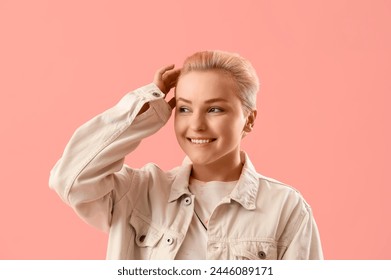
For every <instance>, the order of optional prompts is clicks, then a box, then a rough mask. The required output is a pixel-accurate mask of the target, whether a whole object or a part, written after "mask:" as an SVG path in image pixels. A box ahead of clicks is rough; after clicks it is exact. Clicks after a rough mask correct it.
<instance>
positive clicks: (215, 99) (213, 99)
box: [177, 97, 229, 104]
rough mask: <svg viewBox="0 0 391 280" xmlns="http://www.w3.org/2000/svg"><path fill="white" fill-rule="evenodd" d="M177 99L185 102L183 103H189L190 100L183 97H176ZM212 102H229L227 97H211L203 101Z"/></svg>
mask: <svg viewBox="0 0 391 280" xmlns="http://www.w3.org/2000/svg"><path fill="white" fill-rule="evenodd" d="M178 101H182V102H185V103H189V104H191V103H192V102H191V101H190V100H187V99H185V98H183V97H178V100H177V102H178ZM214 102H229V101H228V100H227V99H224V98H212V99H208V100H205V102H204V103H214Z"/></svg>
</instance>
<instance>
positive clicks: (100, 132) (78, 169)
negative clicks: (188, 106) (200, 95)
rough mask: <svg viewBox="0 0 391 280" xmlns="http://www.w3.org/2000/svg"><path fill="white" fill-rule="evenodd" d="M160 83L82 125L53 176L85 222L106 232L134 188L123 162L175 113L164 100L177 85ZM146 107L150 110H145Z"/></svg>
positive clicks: (59, 190)
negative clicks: (119, 203)
mask: <svg viewBox="0 0 391 280" xmlns="http://www.w3.org/2000/svg"><path fill="white" fill-rule="evenodd" d="M162 69H167V67H166V68H162ZM173 71H174V70H173ZM176 71H177V70H176ZM172 73H173V75H174V77H175V75H176V74H175V72H172ZM163 74H164V73H163ZM178 74H179V73H178ZM168 77H170V78H171V79H172V77H173V76H172V75H171V76H170V75H169V76H168ZM176 77H177V75H176ZM163 78H164V76H163ZM157 84H159V83H158V82H157V81H156V80H155V79H154V83H151V84H149V85H147V86H144V87H142V88H139V89H137V90H135V91H133V92H131V93H128V94H127V95H125V96H124V97H123V98H122V99H121V101H120V102H119V103H118V104H117V105H115V106H114V107H112V108H110V109H109V110H107V111H105V112H103V113H102V114H100V115H98V116H96V117H94V118H93V119H91V120H90V121H88V122H87V123H85V124H84V125H82V126H81V127H79V128H78V129H77V130H76V131H75V133H74V134H73V136H72V138H71V140H70V141H69V143H68V144H67V146H66V148H65V150H64V153H63V155H62V157H61V158H60V160H59V161H58V162H57V163H56V165H55V166H54V167H53V169H52V171H51V173H50V179H49V185H50V187H51V188H52V189H54V190H55V191H56V192H57V193H58V194H59V195H60V197H61V198H62V199H63V201H64V202H66V203H67V204H69V205H70V206H71V207H72V208H73V209H74V210H75V211H76V212H77V214H78V215H79V216H80V217H81V218H83V219H84V220H85V221H86V222H88V223H89V224H92V225H93V226H95V227H98V228H100V229H102V230H105V231H107V230H108V229H109V227H110V222H111V212H112V207H113V205H114V203H115V202H116V201H117V200H119V199H120V198H121V197H122V196H123V195H124V194H125V193H126V192H127V191H128V190H129V188H132V184H131V182H132V179H133V178H132V177H133V173H132V172H131V171H130V170H129V168H126V167H125V166H124V164H123V163H124V158H125V156H126V155H127V154H128V153H130V152H131V151H133V150H134V149H135V148H136V147H137V146H138V144H139V143H140V141H141V140H142V139H143V138H145V137H148V136H150V135H152V134H154V133H155V132H156V131H158V130H159V129H160V128H161V127H162V126H164V124H165V123H166V122H167V121H168V119H169V117H170V115H171V109H172V107H170V105H169V104H168V103H167V102H166V101H165V100H164V97H165V95H166V93H167V92H168V91H169V90H170V88H171V87H169V88H162V89H163V90H165V91H166V92H164V91H162V90H161V89H160V88H159V86H157ZM145 104H148V106H147V107H148V108H147V109H145V110H144V112H142V108H143V107H144V108H145V106H144V105H145Z"/></svg>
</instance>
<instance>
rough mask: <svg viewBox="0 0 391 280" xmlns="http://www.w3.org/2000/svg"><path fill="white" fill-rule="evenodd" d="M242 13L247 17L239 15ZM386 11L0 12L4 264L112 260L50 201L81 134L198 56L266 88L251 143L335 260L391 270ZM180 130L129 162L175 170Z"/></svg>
mask: <svg viewBox="0 0 391 280" xmlns="http://www.w3.org/2000/svg"><path fill="white" fill-rule="evenodd" d="M239 2H240V4H239ZM390 26H391V2H389V1H381V0H378V1H354V0H350V1H347V0H333V1H311V0H308V1H266V0H265V1H243V0H241V1H237V2H236V1H235V2H234V1H205V0H203V1H195V2H194V4H192V3H190V2H189V1H179V0H177V1H174V0H170V1H96V0H94V1H92V0H91V1H76V0H72V1H51V0H35V1H28V0H25V1H15V0H1V1H0V40H1V41H0V93H1V100H0V106H1V108H0V114H1V115H0V122H1V130H2V137H1V145H0V149H1V151H0V156H1V159H0V160H1V161H0V164H1V167H0V170H1V184H2V186H1V188H2V191H1V195H0V215H1V217H0V222H1V231H0V259H103V258H105V252H106V241H107V236H106V234H104V233H101V232H99V231H98V230H95V229H94V228H91V227H90V226H88V225H86V224H84V223H83V222H82V221H81V220H79V218H78V217H77V216H76V215H75V214H74V213H73V211H72V210H71V209H70V208H69V207H67V206H66V205H65V204H64V203H62V201H61V200H60V199H59V198H58V197H57V195H56V194H55V193H54V192H53V191H51V190H50V189H49V188H48V177H49V171H50V169H51V168H52V166H53V165H54V163H55V162H56V161H57V159H58V158H59V157H60V155H61V153H62V151H63V149H64V147H65V145H66V143H67V141H68V140H69V138H70V136H71V135H72V133H73V131H74V130H75V129H76V128H77V127H78V126H79V125H81V124H82V123H84V122H85V121H87V120H88V119H90V118H91V117H93V116H94V115H96V114H98V113H100V112H101V111H103V110H105V109H107V108H109V107H111V106H112V105H114V104H115V103H116V102H117V101H118V100H119V99H120V98H121V97H122V95H123V94H125V93H126V92H128V91H130V90H132V89H135V88H137V87H139V86H141V85H144V84H146V83H149V82H151V81H152V77H153V74H154V72H155V69H157V68H158V67H161V66H163V65H166V64H170V63H176V64H177V65H179V66H180V65H181V63H182V62H183V59H184V58H185V57H186V56H187V55H190V54H192V53H193V52H195V51H197V50H204V49H223V50H228V51H234V52H239V53H240V54H242V55H243V56H245V57H247V58H248V59H249V60H250V61H252V62H253V65H254V66H255V68H256V69H257V71H258V74H259V76H260V79H261V82H262V86H261V92H260V96H259V102H258V108H259V114H258V119H257V122H256V126H255V131H254V132H253V133H252V134H251V135H250V136H249V137H248V138H247V139H246V140H245V141H244V144H243V146H244V150H246V151H247V152H248V153H250V155H251V158H252V160H253V163H254V164H255V166H256V167H257V169H258V171H259V172H260V173H262V174H264V175H267V176H270V177H274V178H276V179H278V180H280V181H283V182H286V183H288V184H291V185H293V186H295V187H296V188H297V189H299V190H300V191H301V192H302V193H303V195H304V197H305V198H306V199H307V201H308V202H309V203H310V204H311V206H312V207H313V209H314V215H315V218H316V220H317V223H318V225H319V230H320V233H321V238H322V242H323V247H324V253H325V257H326V258H327V259H390V258H391V241H390V240H391V225H390V212H391V211H390V210H391V207H390V201H389V200H390V195H391V189H390V180H389V178H388V175H389V174H390V158H391V150H390V146H389V143H390V142H391V139H390V138H391V131H390V119H391V110H390V109H389V107H390V105H391V98H390V93H391V91H390V90H391V79H390V74H391V29H390ZM182 158H183V153H182V151H181V150H180V148H179V147H178V145H177V143H176V139H175V136H174V133H173V128H172V119H171V120H170V122H169V124H168V125H167V126H166V127H164V128H163V129H162V130H161V131H159V132H158V134H157V135H154V136H153V137H151V138H149V139H147V140H145V141H144V142H143V143H142V144H141V146H140V147H139V149H138V150H137V151H136V152H135V153H134V154H133V156H132V158H129V159H127V163H128V164H130V165H132V166H134V167H140V166H142V165H144V164H145V163H147V162H150V161H154V162H156V163H158V164H159V165H160V166H161V167H162V168H164V169H169V168H171V167H173V166H176V165H178V164H180V163H181V161H182Z"/></svg>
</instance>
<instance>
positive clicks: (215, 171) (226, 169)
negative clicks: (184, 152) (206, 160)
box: [191, 156, 243, 182]
mask: <svg viewBox="0 0 391 280" xmlns="http://www.w3.org/2000/svg"><path fill="white" fill-rule="evenodd" d="M242 168H243V164H242V162H241V160H240V156H239V157H238V158H237V159H236V160H234V161H230V162H225V163H224V164H221V163H220V164H219V163H213V164H207V165H195V164H193V168H192V171H191V176H192V177H193V178H194V179H196V180H199V181H203V182H209V181H221V182H229V181H236V180H238V179H239V177H240V174H241V173H242Z"/></svg>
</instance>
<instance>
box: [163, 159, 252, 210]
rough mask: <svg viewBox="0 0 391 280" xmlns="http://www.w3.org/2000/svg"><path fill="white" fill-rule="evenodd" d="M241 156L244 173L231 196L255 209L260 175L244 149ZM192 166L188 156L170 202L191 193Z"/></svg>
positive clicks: (247, 207) (180, 168)
mask: <svg viewBox="0 0 391 280" xmlns="http://www.w3.org/2000/svg"><path fill="white" fill-rule="evenodd" d="M240 156H241V160H242V163H243V169H242V173H241V175H240V177H239V180H238V183H237V184H236V186H235V188H234V189H233V190H232V192H231V194H230V195H229V198H230V199H232V200H235V201H236V202H238V203H240V204H241V205H242V206H243V207H244V208H246V209H248V210H253V209H255V208H256V206H255V201H256V197H257V194H258V186H259V183H258V182H259V175H258V173H257V172H256V170H255V168H254V166H253V164H252V163H251V161H250V158H249V157H248V155H247V154H246V153H245V152H243V151H242V152H241V154H240ZM191 168H192V163H191V161H190V159H189V158H188V157H186V158H185V159H184V160H183V163H182V165H181V166H180V167H179V170H178V172H177V174H176V176H175V179H174V182H173V184H172V187H171V192H170V196H169V200H168V202H173V201H175V200H177V199H178V198H180V197H181V196H182V195H184V194H188V195H191V193H190V191H189V188H188V186H189V177H190V172H191Z"/></svg>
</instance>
